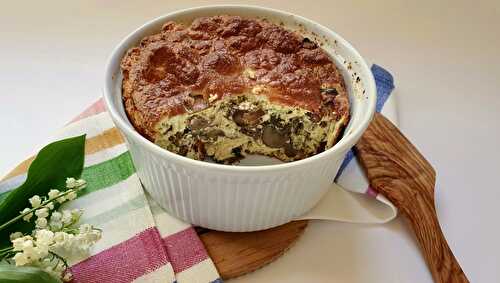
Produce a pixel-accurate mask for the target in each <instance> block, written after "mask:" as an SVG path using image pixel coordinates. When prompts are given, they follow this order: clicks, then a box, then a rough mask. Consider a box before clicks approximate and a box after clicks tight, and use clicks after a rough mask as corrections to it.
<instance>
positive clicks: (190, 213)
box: [103, 5, 376, 231]
mask: <svg viewBox="0 0 500 283" xmlns="http://www.w3.org/2000/svg"><path fill="white" fill-rule="evenodd" d="M221 14H229V15H239V16H242V17H259V18H266V19H268V20H269V21H272V22H276V23H280V22H281V23H283V24H284V25H285V27H286V28H288V29H292V30H297V31H298V32H300V33H301V34H303V35H304V36H307V37H309V38H310V39H312V40H314V41H316V42H319V43H321V44H322V47H323V48H324V49H325V50H326V51H327V52H328V53H329V54H330V55H331V56H332V58H334V59H335V61H336V63H337V66H338V67H339V68H340V69H341V70H342V72H343V75H344V78H345V82H346V86H347V89H348V92H349V98H350V102H351V120H350V122H349V125H348V127H347V129H346V131H345V133H344V136H343V137H342V139H341V140H340V141H339V142H338V143H337V144H336V145H335V146H334V147H333V148H330V149H328V150H326V151H324V152H322V153H320V154H317V155H315V156H312V157H309V158H306V159H303V160H300V161H295V162H290V163H281V164H272V165H269V164H270V163H267V162H268V161H267V160H266V159H265V158H254V159H252V160H253V161H252V162H250V163H253V164H252V165H253V166H234V165H233V166H231V165H222V164H214V163H209V162H204V161H197V160H192V159H189V158H186V157H183V156H180V155H177V154H175V153H171V152H169V151H167V150H165V149H163V148H161V147H159V146H157V145H155V144H154V143H152V142H150V141H149V140H147V139H146V138H144V137H143V136H141V135H140V134H139V133H138V132H137V131H135V130H134V128H133V126H132V125H131V124H130V122H129V120H128V119H127V116H126V114H125V111H124V107H123V103H122V98H121V82H122V75H121V71H120V60H121V59H122V57H123V55H124V54H125V52H126V51H127V50H128V49H129V48H131V47H133V46H136V45H137V44H138V43H139V41H140V40H141V39H142V38H143V37H144V36H146V35H150V34H153V33H156V32H158V31H159V30H160V28H161V26H162V24H163V23H165V22H167V21H180V22H189V21H191V20H192V19H194V18H197V17H201V16H213V15H221ZM357 77H359V78H360V80H359V82H356V78H357ZM103 92H104V98H105V101H106V105H107V108H108V111H109V114H110V115H111V117H112V119H113V121H114V122H115V124H116V126H117V127H118V128H119V129H120V131H121V132H122V133H123V135H124V136H125V139H126V141H127V143H128V146H129V149H130V153H131V155H132V159H133V161H134V164H135V167H136V169H137V173H138V175H139V177H140V179H141V181H142V183H143V185H144V188H145V189H146V190H147V191H148V192H149V193H150V194H151V196H152V197H153V198H154V200H155V201H157V202H158V204H159V205H160V206H162V207H163V208H164V209H166V210H167V211H168V212H169V213H170V214H172V215H174V216H176V217H178V218H180V219H182V220H184V221H187V222H189V223H192V224H194V225H199V226H203V227H206V228H211V229H215V230H222V231H254V230H261V229H266V228H270V227H273V226H277V225H280V224H283V223H286V222H288V221H290V220H292V219H294V218H296V217H298V216H300V215H302V214H303V213H305V212H306V211H308V210H309V209H311V208H312V207H313V206H314V205H315V204H316V203H317V202H318V201H319V200H320V199H321V197H322V196H323V195H324V194H325V192H326V190H327V189H328V188H329V185H330V184H331V182H333V179H334V177H335V175H336V173H337V171H338V168H339V166H340V164H341V162H342V160H343V158H344V157H345V155H346V153H347V151H348V150H349V149H350V148H351V147H352V146H353V145H354V144H355V143H356V142H357V140H358V139H359V138H360V136H361V135H362V134H363V132H364V131H365V129H366V128H367V126H368V124H369V122H370V121H371V119H372V116H373V113H374V110H375V102H376V88H375V82H374V79H373V76H372V73H371V72H370V68H369V67H368V66H367V64H366V62H365V60H364V59H363V58H362V57H361V56H360V55H359V54H358V52H357V51H356V50H355V49H354V48H353V47H352V46H351V45H350V44H349V43H348V42H347V41H346V40H344V39H343V38H342V37H340V36H339V35H338V34H336V33H335V32H333V31H331V30H330V29H328V28H326V27H324V26H322V25H320V24H318V23H315V22H313V21H311V20H308V19H306V18H303V17H301V16H297V15H294V14H290V13H287V12H282V11H277V10H273V9H268V8H263V7H255V6H243V5H224V6H206V7H198V8H192V9H187V10H182V11H177V12H173V13H170V14H167V15H164V16H161V17H159V18H156V19H154V20H152V21H149V22H147V23H146V24H144V25H143V26H141V27H140V28H138V29H137V30H135V31H134V32H132V33H131V34H129V35H128V36H127V37H126V38H125V39H124V40H123V41H122V42H120V43H119V44H118V46H117V47H116V48H115V49H114V50H113V52H112V54H111V56H110V58H109V60H108V62H107V65H106V72H105V85H104V90H103ZM244 163H246V164H248V162H244ZM274 163H276V162H274ZM266 164H267V165H266Z"/></svg>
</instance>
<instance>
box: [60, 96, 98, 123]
mask: <svg viewBox="0 0 500 283" xmlns="http://www.w3.org/2000/svg"><path fill="white" fill-rule="evenodd" d="M104 111H106V106H105V105H104V99H102V98H99V100H97V101H96V102H94V103H93V104H92V105H90V106H89V107H87V109H85V110H84V111H83V112H82V113H80V114H79V115H78V116H76V117H75V118H74V119H73V120H71V122H69V124H71V123H73V122H76V121H79V120H82V119H84V118H87V117H90V116H94V115H97V114H100V113H102V112H104Z"/></svg>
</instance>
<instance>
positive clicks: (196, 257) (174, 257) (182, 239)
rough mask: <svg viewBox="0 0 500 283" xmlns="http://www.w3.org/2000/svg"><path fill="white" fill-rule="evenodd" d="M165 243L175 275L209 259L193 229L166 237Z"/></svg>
mask: <svg viewBox="0 0 500 283" xmlns="http://www.w3.org/2000/svg"><path fill="white" fill-rule="evenodd" d="M163 243H164V245H165V248H166V250H167V254H168V257H169V258H170V263H171V264H172V267H173V269H174V272H175V273H179V272H181V271H183V270H186V269H188V268H190V267H192V266H194V265H196V264H197V263H200V262H202V261H204V260H205V259H207V258H208V254H207V251H206V250H205V247H204V246H203V243H202V242H201V240H200V238H199V237H198V235H197V234H196V231H195V230H194V228H193V227H189V228H187V229H185V230H183V231H180V232H177V233H175V234H173V235H170V236H168V237H165V238H164V239H163Z"/></svg>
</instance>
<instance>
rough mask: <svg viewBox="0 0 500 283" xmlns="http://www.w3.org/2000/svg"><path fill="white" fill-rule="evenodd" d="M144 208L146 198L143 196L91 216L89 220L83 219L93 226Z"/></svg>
mask: <svg viewBox="0 0 500 283" xmlns="http://www.w3.org/2000/svg"><path fill="white" fill-rule="evenodd" d="M145 207H146V198H145V196H144V195H139V196H137V197H135V198H133V199H131V200H129V201H127V202H125V203H123V204H121V205H119V206H117V207H115V208H113V209H110V210H107V211H105V212H103V213H101V214H98V215H95V216H92V217H90V218H83V220H84V222H85V223H89V224H92V225H95V226H99V225H102V224H104V223H107V222H110V221H113V220H114V219H116V218H117V217H120V216H122V215H125V214H127V213H129V212H131V211H134V210H137V209H142V208H145Z"/></svg>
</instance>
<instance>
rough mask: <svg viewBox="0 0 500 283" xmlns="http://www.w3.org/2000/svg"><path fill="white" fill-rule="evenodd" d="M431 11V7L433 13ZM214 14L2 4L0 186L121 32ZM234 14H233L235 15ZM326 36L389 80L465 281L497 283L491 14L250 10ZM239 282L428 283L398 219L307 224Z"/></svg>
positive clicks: (499, 82)
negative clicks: (293, 16)
mask: <svg viewBox="0 0 500 283" xmlns="http://www.w3.org/2000/svg"><path fill="white" fill-rule="evenodd" d="M435 2H439V3H435ZM215 3H229V2H223V1H188V0H184V1H124V0H120V1H118V0H106V1H98V0H95V1H32V2H27V1H26V2H25V1H19V0H18V1H8V2H7V1H6V2H3V3H2V5H1V8H0V130H1V132H2V134H0V148H1V151H0V157H1V158H0V175H2V174H3V173H6V172H7V171H8V169H10V168H11V167H12V166H14V165H15V164H17V163H18V162H19V161H21V160H22V159H23V158H25V157H27V156H28V155H29V154H31V153H32V152H33V151H34V149H35V148H36V147H37V146H39V145H42V144H44V143H45V141H46V138H47V137H48V135H49V134H50V133H51V132H54V131H55V130H56V129H58V128H60V127H61V126H63V125H64V124H65V123H66V122H68V121H69V120H70V119H71V118H73V117H74V116H75V115H76V114H78V113H79V112H80V111H81V110H82V109H83V108H85V107H86V106H87V105H89V104H90V103H91V102H93V101H95V100H96V99H98V97H99V96H100V88H101V85H102V82H103V79H102V78H103V68H104V62H105V59H106V57H107V55H108V54H109V53H110V51H111V49H112V48H113V47H114V45H115V44H117V43H118V41H119V40H120V39H121V38H122V37H124V36H125V35H126V34H127V33H129V32H130V31H132V30H133V29H135V28H136V27H137V26H139V25H141V24H142V23H144V22H145V21H146V20H149V19H151V18H153V17H156V16H158V15H161V14H164V13H168V12H170V11H173V10H176V9H179V8H186V7H189V6H199V5H207V4H215ZM233 3H234V2H233ZM245 3H249V4H260V5H264V6H268V7H273V8H278V9H283V10H287V11H290V12H293V13H297V14H300V15H303V16H305V17H308V18H311V19H313V20H315V21H318V22H319V23H322V24H324V25H326V26H328V27H330V28H332V29H333V30H335V31H336V32H338V33H339V34H341V35H342V36H344V37H345V38H346V39H347V40H348V41H350V42H351V43H352V44H353V45H354V46H355V47H356V48H357V49H358V50H359V51H360V53H361V54H362V55H363V56H365V57H366V58H367V59H369V60H370V61H372V62H375V63H378V64H379V65H382V66H383V67H385V68H387V69H388V70H390V71H391V72H392V73H393V75H394V77H395V82H396V86H397V88H398V94H399V109H400V111H399V112H400V122H401V128H402V130H403V131H404V133H405V134H406V135H407V136H408V137H409V138H410V139H411V140H412V141H413V143H414V144H415V145H417V147H418V148H419V149H420V150H421V151H422V153H423V154H424V155H425V156H426V157H427V158H428V160H429V161H430V162H431V163H432V164H433V165H434V166H435V168H436V171H437V173H438V184H437V192H436V206H437V211H438V214H439V219H440V222H441V226H442V228H443V230H444V233H445V235H446V238H447V239H448V241H449V243H450V246H451V248H452V250H453V251H454V253H455V255H456V256H457V258H458V260H459V261H460V263H461V264H462V266H463V268H464V271H465V273H466V274H467V276H468V277H469V279H470V280H471V282H499V280H500V269H499V266H500V242H499V240H500V221H499V218H500V204H499V203H498V202H499V201H500V187H499V186H498V184H497V179H496V178H497V177H498V175H499V174H500V170H499V169H500V166H499V163H500V150H499V149H498V146H499V145H500V143H499V141H500V140H499V139H500V131H499V128H500V126H499V124H500V2H498V1H475V3H474V4H473V3H472V1H452V0H449V1H414V2H412V3H410V2H407V1H383V2H382V1H366V2H363V1H345V0H344V1H340V0H338V1H333V0H329V1H272V0H268V1H260V2H259V1H248V2H245ZM235 281H236V282H269V281H272V282H384V283H388V282H431V277H430V275H429V273H428V271H427V268H426V266H425V263H424V261H423V258H422V256H421V255H420V253H419V251H418V248H417V246H416V242H415V240H414V239H413V236H412V235H411V233H410V232H408V226H407V225H406V223H405V222H404V221H403V220H402V219H398V220H396V221H393V222H391V223H390V224H387V225H381V226H375V225H374V226H366V225H365V226H364V225H354V224H343V223H326V222H323V223H320V222H315V223H312V224H311V225H310V226H309V228H308V229H307V230H306V233H305V235H304V236H303V237H302V238H301V239H300V240H299V242H298V243H297V244H296V245H295V246H294V247H292V249H290V251H288V252H287V253H286V254H285V256H284V257H282V258H281V259H279V260H278V261H276V262H275V263H272V264H271V265H269V266H267V267H265V268H263V269H261V270H259V271H257V272H254V273H252V274H250V275H247V276H244V277H241V278H240V279H238V280H235Z"/></svg>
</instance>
